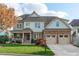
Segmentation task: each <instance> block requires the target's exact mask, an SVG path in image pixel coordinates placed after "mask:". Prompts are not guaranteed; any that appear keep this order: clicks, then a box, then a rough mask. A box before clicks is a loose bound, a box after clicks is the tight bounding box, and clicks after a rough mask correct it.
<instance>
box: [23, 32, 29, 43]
mask: <svg viewBox="0 0 79 59" xmlns="http://www.w3.org/2000/svg"><path fill="white" fill-rule="evenodd" d="M29 42H30V33H24V43H29Z"/></svg>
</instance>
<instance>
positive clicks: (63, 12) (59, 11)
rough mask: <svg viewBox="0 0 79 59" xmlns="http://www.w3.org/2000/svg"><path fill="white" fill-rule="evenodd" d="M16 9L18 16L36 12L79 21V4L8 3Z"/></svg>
mask: <svg viewBox="0 0 79 59" xmlns="http://www.w3.org/2000/svg"><path fill="white" fill-rule="evenodd" d="M6 5H7V6H9V7H13V8H14V9H15V12H16V15H22V14H28V13H32V12H33V11H36V12H37V13H38V14H39V15H42V16H58V17H60V18H66V19H69V20H72V19H79V3H6Z"/></svg>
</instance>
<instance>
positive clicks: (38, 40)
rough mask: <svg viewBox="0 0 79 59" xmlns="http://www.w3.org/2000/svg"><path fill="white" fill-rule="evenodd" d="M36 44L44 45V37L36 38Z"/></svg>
mask: <svg viewBox="0 0 79 59" xmlns="http://www.w3.org/2000/svg"><path fill="white" fill-rule="evenodd" d="M36 45H41V46H44V45H45V40H44V39H37V40H36Z"/></svg>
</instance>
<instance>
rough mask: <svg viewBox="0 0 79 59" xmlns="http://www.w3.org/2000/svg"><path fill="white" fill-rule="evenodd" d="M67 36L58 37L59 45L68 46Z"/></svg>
mask: <svg viewBox="0 0 79 59" xmlns="http://www.w3.org/2000/svg"><path fill="white" fill-rule="evenodd" d="M69 40H70V39H69V35H68V34H60V35H58V41H59V44H69V43H70V41H69Z"/></svg>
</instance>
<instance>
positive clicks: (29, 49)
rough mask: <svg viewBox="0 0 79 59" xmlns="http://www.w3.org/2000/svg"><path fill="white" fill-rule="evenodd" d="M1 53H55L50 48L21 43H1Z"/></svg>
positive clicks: (49, 54) (50, 54) (48, 54)
mask: <svg viewBox="0 0 79 59" xmlns="http://www.w3.org/2000/svg"><path fill="white" fill-rule="evenodd" d="M0 46H2V47H0V53H16V54H31V55H47V56H52V55H54V53H53V52H52V51H51V50H50V49H49V48H46V53H45V48H44V47H41V46H35V45H21V44H0Z"/></svg>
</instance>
